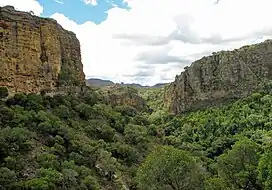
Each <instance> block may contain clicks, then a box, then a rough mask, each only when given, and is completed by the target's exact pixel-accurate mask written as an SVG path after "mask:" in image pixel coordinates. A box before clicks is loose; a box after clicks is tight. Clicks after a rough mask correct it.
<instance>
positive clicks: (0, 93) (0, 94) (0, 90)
mask: <svg viewBox="0 0 272 190" xmlns="http://www.w3.org/2000/svg"><path fill="white" fill-rule="evenodd" d="M8 95H9V93H8V89H7V88H6V87H2V86H0V99H1V98H6V97H7V96H8Z"/></svg>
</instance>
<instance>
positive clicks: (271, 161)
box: [258, 151, 272, 190]
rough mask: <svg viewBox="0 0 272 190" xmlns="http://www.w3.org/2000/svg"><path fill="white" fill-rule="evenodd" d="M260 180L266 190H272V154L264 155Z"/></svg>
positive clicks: (260, 164)
mask: <svg viewBox="0 0 272 190" xmlns="http://www.w3.org/2000/svg"><path fill="white" fill-rule="evenodd" d="M258 170H259V179H260V180H261V182H262V184H263V187H264V189H265V190H269V189H272V152H271V151H270V152H267V153H265V154H263V155H262V158H261V159H260V162H259V167H258Z"/></svg>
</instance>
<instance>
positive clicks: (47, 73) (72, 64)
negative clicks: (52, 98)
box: [0, 6, 85, 93]
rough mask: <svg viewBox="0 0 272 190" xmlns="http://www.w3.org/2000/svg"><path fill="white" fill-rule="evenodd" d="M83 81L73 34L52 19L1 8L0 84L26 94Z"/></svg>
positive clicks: (76, 44)
mask: <svg viewBox="0 0 272 190" xmlns="http://www.w3.org/2000/svg"><path fill="white" fill-rule="evenodd" d="M84 84H85V76H84V73H83V66H82V63H81V55H80V44H79V41H78V39H77V38H76V35H75V34H74V33H72V32H69V31H66V30H64V29H63V28H62V27H61V26H60V25H59V24H58V23H57V22H56V21H55V20H53V19H48V18H40V17H37V16H33V15H31V14H30V13H26V12H19V11H15V10H14V8H13V7H11V6H6V7H0V86H6V87H8V88H9V90H10V91H11V92H27V93H29V92H39V91H41V90H42V89H51V88H54V87H58V86H63V85H69V86H71V85H84Z"/></svg>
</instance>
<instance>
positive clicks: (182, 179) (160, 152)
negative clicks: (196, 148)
mask: <svg viewBox="0 0 272 190" xmlns="http://www.w3.org/2000/svg"><path fill="white" fill-rule="evenodd" d="M137 181H138V184H139V188H140V189H173V190H181V189H183V190H194V189H203V171H202V168H201V165H200V163H197V162H196V160H195V159H194V158H193V157H192V156H191V155H190V154H189V153H188V152H185V151H182V150H179V149H175V148H173V147H159V148H156V149H155V150H154V152H152V153H151V154H150V155H149V156H148V157H147V158H146V160H145V162H144V163H143V164H142V166H141V167H140V168H139V170H138V173H137Z"/></svg>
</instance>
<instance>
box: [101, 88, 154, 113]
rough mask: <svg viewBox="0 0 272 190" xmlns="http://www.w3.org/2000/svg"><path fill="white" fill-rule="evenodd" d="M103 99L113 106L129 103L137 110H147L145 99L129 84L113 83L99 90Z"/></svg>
mask: <svg viewBox="0 0 272 190" xmlns="http://www.w3.org/2000/svg"><path fill="white" fill-rule="evenodd" d="M100 92H101V93H102V94H103V97H104V101H105V102H106V103H107V104H111V105H113V106H122V105H129V106H132V107H134V108H136V109H137V110H139V111H144V110H145V111H148V110H149V108H148V106H147V103H146V101H145V100H144V99H143V98H142V97H140V96H139V94H138V90H137V89H134V88H132V87H129V86H122V85H113V86H108V87H105V88H103V89H101V90H100Z"/></svg>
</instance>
